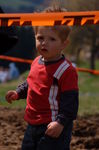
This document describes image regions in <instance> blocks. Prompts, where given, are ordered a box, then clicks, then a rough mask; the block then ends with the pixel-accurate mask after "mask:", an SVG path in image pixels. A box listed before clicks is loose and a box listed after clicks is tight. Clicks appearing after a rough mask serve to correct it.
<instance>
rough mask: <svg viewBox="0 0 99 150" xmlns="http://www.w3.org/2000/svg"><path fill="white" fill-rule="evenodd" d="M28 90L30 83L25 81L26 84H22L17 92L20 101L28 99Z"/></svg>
mask: <svg viewBox="0 0 99 150" xmlns="http://www.w3.org/2000/svg"><path fill="white" fill-rule="evenodd" d="M27 90H28V83H27V81H25V82H24V83H22V84H20V85H19V86H18V87H17V89H16V92H17V93H18V96H19V97H18V99H25V98H26V97H27Z"/></svg>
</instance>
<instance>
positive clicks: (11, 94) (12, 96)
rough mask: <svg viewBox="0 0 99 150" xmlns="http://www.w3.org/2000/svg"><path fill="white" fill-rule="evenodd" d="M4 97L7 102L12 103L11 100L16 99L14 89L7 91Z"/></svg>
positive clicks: (16, 95)
mask: <svg viewBox="0 0 99 150" xmlns="http://www.w3.org/2000/svg"><path fill="white" fill-rule="evenodd" d="M5 98H6V100H7V101H8V103H12V101H15V100H17V99H18V94H17V92H16V91H8V92H7V94H6V96H5Z"/></svg>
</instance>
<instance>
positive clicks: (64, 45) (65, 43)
mask: <svg viewBox="0 0 99 150" xmlns="http://www.w3.org/2000/svg"><path fill="white" fill-rule="evenodd" d="M68 43H69V40H68V39H67V40H65V41H64V42H63V49H64V48H66V46H67V45H68Z"/></svg>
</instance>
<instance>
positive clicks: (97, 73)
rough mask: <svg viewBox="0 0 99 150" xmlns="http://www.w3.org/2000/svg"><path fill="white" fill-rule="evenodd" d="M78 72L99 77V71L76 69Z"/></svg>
mask: <svg viewBox="0 0 99 150" xmlns="http://www.w3.org/2000/svg"><path fill="white" fill-rule="evenodd" d="M76 70H77V71H81V72H88V73H91V74H94V75H99V70H92V69H86V68H76Z"/></svg>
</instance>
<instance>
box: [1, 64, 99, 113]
mask: <svg viewBox="0 0 99 150" xmlns="http://www.w3.org/2000/svg"><path fill="white" fill-rule="evenodd" d="M82 67H85V66H82ZM98 68H99V62H97V69H98ZM27 74H28V72H26V73H25V74H23V75H22V76H21V77H20V78H19V79H18V80H14V81H11V82H8V83H4V84H0V89H1V90H0V104H1V105H3V106H7V107H21V108H25V106H26V100H19V101H16V102H14V103H12V104H11V105H10V104H8V103H7V102H6V101H5V98H4V97H5V93H6V92H7V91H8V90H11V89H12V90H13V89H15V88H16V87H17V85H18V84H20V83H22V82H23V80H24V79H26V77H27ZM78 76H79V82H78V83H79V91H80V92H79V115H85V114H95V113H99V76H94V75H91V74H88V73H84V72H79V73H78ZM23 78H24V79H23Z"/></svg>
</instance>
